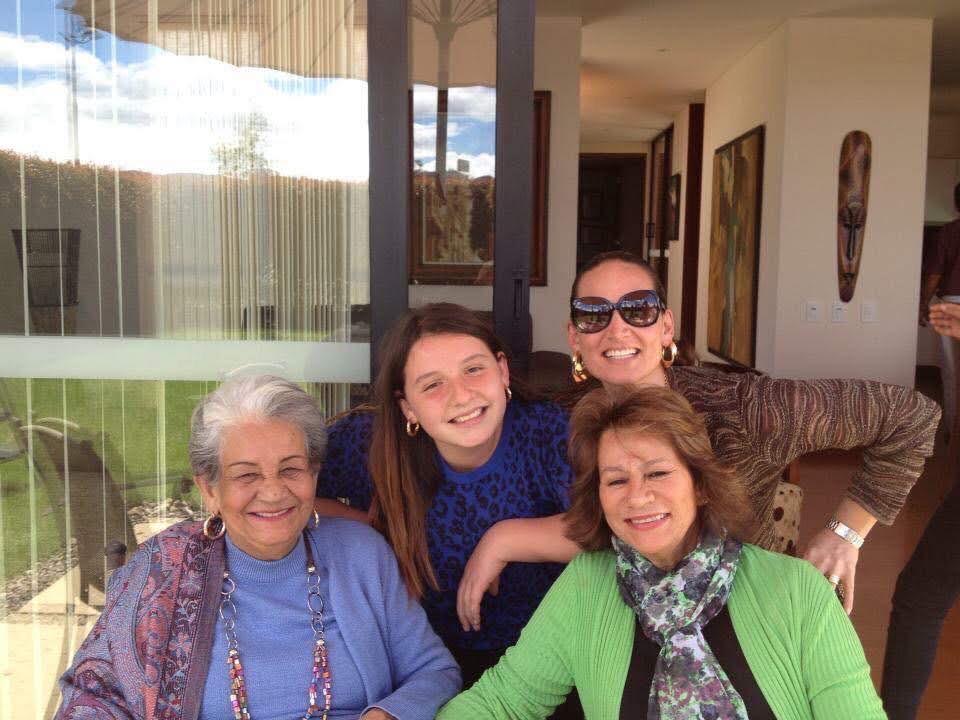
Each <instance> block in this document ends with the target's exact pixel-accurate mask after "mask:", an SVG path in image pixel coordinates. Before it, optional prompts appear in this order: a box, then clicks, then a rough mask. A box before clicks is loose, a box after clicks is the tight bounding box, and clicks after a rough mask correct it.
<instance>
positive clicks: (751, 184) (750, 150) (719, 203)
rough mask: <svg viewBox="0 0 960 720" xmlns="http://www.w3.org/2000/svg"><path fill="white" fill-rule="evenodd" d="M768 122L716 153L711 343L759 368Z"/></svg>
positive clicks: (734, 360)
mask: <svg viewBox="0 0 960 720" xmlns="http://www.w3.org/2000/svg"><path fill="white" fill-rule="evenodd" d="M763 138H764V132H763V126H762V125H760V126H758V127H755V128H753V129H752V130H750V131H748V132H746V133H744V134H743V135H741V136H740V137H738V138H736V139H734V140H731V141H730V142H728V143H727V144H726V145H723V146H721V147H718V148H717V149H716V151H714V154H713V177H712V183H711V184H712V188H713V194H712V200H711V209H710V272H709V277H708V284H709V291H708V305H707V308H708V318H707V348H708V349H709V350H710V352H711V353H713V354H714V355H717V356H719V357H721V358H723V359H724V360H727V361H729V362H732V363H735V364H737V365H743V366H747V367H754V365H755V363H756V350H757V279H758V273H759V259H760V212H761V209H762V207H763V206H762V189H763Z"/></svg>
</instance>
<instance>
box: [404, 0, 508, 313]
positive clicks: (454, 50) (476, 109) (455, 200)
mask: <svg viewBox="0 0 960 720" xmlns="http://www.w3.org/2000/svg"><path fill="white" fill-rule="evenodd" d="M496 13H497V3H496V2H472V1H465V2H459V1H454V2H445V3H444V2H441V3H436V2H430V1H428V0H413V2H411V5H410V14H411V16H412V21H411V22H412V25H411V28H412V32H411V52H412V74H413V87H412V93H411V101H412V123H413V127H412V136H413V137H412V142H413V167H412V172H413V183H412V185H413V201H412V208H411V233H410V235H411V248H410V254H411V283H413V284H415V285H417V284H423V285H434V286H435V285H445V286H452V285H475V286H491V285H492V284H493V262H494V258H493V232H494V177H495V170H496V168H495V148H496V83H497V75H496V59H497V37H496V29H497V22H496V21H497V17H496ZM438 299H443V300H451V301H454V302H461V303H463V304H465V305H468V306H470V307H473V308H474V309H479V310H490V309H491V307H492V303H493V294H492V288H491V287H474V288H453V287H445V288H435V287H434V288H411V293H410V302H411V304H412V305H416V304H419V303H420V302H424V301H431V300H438Z"/></svg>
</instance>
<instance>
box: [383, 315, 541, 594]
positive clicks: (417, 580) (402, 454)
mask: <svg viewBox="0 0 960 720" xmlns="http://www.w3.org/2000/svg"><path fill="white" fill-rule="evenodd" d="M426 335H469V336H471V337H475V338H477V339H478V340H480V341H481V342H483V344H484V345H486V346H487V347H488V348H489V350H490V352H491V353H492V354H493V355H494V357H497V356H499V355H501V354H502V355H503V356H505V357H507V356H508V353H507V349H506V346H505V345H504V344H503V343H502V342H501V341H500V339H499V338H497V336H496V335H495V334H494V332H493V329H492V328H491V327H490V325H489V323H487V322H486V321H485V320H484V319H483V318H481V317H480V316H479V315H478V314H477V313H474V312H472V311H471V310H468V309H467V308H465V307H462V306H460V305H455V304H453V303H432V304H429V305H423V306H422V307H418V308H414V309H412V310H409V311H407V312H406V313H405V314H404V316H403V317H401V318H400V319H399V320H398V321H397V322H396V323H395V324H394V325H393V327H392V328H390V331H389V332H388V333H387V335H386V336H385V337H384V339H383V342H382V344H381V345H380V349H379V360H380V368H379V370H378V371H377V377H376V379H375V381H374V403H375V415H374V421H373V437H372V438H371V442H370V453H369V459H368V463H369V470H370V477H371V478H372V479H373V500H372V503H371V505H370V520H371V523H372V524H373V526H374V527H375V528H376V529H377V530H379V531H380V532H381V533H383V535H384V537H386V539H387V542H389V543H390V545H391V546H392V547H393V552H394V553H395V554H396V556H397V562H398V563H399V565H400V573H401V574H402V575H403V579H404V580H405V581H406V584H407V588H408V589H409V591H410V593H411V594H412V595H413V596H414V597H417V598H420V597H422V596H423V594H424V593H425V592H426V590H427V589H428V588H432V589H434V590H437V589H439V586H438V584H437V578H436V574H435V573H434V570H433V565H432V564H431V562H430V554H429V551H428V549H427V511H428V510H429V508H430V504H431V503H432V502H433V498H434V495H435V494H436V492H437V488H438V487H439V485H440V481H441V472H440V468H439V466H438V464H437V448H436V445H435V444H434V442H433V439H432V438H431V437H430V436H429V435H427V434H426V433H425V432H423V431H422V430H421V431H420V432H418V433H417V434H416V435H414V436H413V437H410V436H409V435H407V432H406V422H407V419H406V417H405V416H404V414H403V412H402V410H401V409H400V403H399V402H398V400H399V398H400V397H402V396H403V388H404V369H405V368H406V365H407V357H408V356H409V355H410V350H411V349H412V348H413V346H414V344H415V343H416V342H417V341H418V340H419V339H420V338H422V337H424V336H426ZM508 359H509V358H508ZM510 388H511V391H512V392H513V402H517V401H518V400H532V399H534V397H533V396H532V393H531V392H530V390H529V389H528V388H527V387H526V386H525V385H524V383H523V382H521V381H520V380H519V379H517V378H514V377H511V378H510Z"/></svg>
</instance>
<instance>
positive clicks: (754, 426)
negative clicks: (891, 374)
mask: <svg viewBox="0 0 960 720" xmlns="http://www.w3.org/2000/svg"><path fill="white" fill-rule="evenodd" d="M741 412H742V415H743V417H742V422H743V425H744V427H745V429H746V430H747V432H748V433H749V435H750V436H751V442H752V443H753V444H754V445H755V447H756V450H758V451H759V452H760V453H761V455H762V456H764V457H765V458H766V459H767V461H768V462H770V463H772V464H776V465H779V466H780V467H786V466H787V465H788V464H789V463H791V462H793V460H795V459H797V458H798V457H800V456H801V455H805V454H807V453H811V452H817V451H819V450H829V449H840V450H850V449H853V448H863V464H862V465H861V467H860V468H859V469H858V470H857V472H856V474H855V475H854V477H853V482H852V483H851V485H850V487H849V488H848V489H847V497H848V498H849V499H850V500H852V501H853V502H855V503H856V504H857V505H859V506H860V507H861V508H863V510H865V511H866V512H867V513H869V514H870V515H871V516H873V517H874V518H876V519H877V520H878V521H879V522H881V523H883V524H885V525H889V524H891V523H892V522H893V520H894V518H896V516H897V513H898V512H899V511H900V508H901V507H903V503H904V502H905V501H906V498H907V494H908V493H909V492H910V488H912V487H913V484H914V483H915V482H916V480H917V478H918V477H919V476H920V473H921V472H922V470H923V464H924V461H925V459H926V458H927V457H929V456H930V455H931V454H933V441H934V436H935V435H936V431H937V424H938V423H939V422H940V408H939V406H938V405H937V404H936V403H935V402H934V401H933V400H930V399H929V398H927V397H925V396H923V395H922V394H920V393H918V392H916V391H914V390H912V389H910V388H906V387H901V386H899V385H887V384H885V383H879V382H872V381H867V380H774V379H773V378H769V377H760V378H756V379H755V380H753V381H752V382H751V383H750V389H749V391H748V392H747V393H745V395H744V397H743V404H742V409H741ZM854 529H856V528H854ZM860 529H864V530H868V529H869V528H860Z"/></svg>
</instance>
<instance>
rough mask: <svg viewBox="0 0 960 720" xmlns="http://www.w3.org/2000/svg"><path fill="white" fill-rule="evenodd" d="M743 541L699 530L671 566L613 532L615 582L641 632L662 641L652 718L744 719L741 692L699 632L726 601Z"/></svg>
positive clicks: (650, 707) (649, 714) (651, 703)
mask: <svg viewBox="0 0 960 720" xmlns="http://www.w3.org/2000/svg"><path fill="white" fill-rule="evenodd" d="M742 547H743V546H742V545H741V543H740V542H738V541H737V540H733V539H730V538H726V539H724V538H721V537H720V536H718V535H717V534H715V533H711V532H705V533H704V534H703V535H702V536H701V538H700V544H699V545H697V547H696V548H694V549H693V550H692V551H691V552H690V554H689V555H687V556H686V557H685V558H683V560H681V561H680V562H679V563H678V564H677V566H676V567H675V568H674V569H673V570H671V571H670V572H664V571H663V570H660V569H659V568H658V567H657V566H656V565H654V564H653V563H652V562H650V561H649V560H647V559H646V558H645V557H643V556H642V555H641V554H640V553H638V552H637V551H636V550H634V549H633V548H632V547H631V546H630V545H628V544H627V543H625V542H623V541H622V540H620V539H619V538H618V537H616V536H614V537H613V549H614V550H615V551H616V554H617V584H618V586H619V587H620V595H621V596H622V597H623V600H624V602H625V603H626V604H627V605H629V606H630V607H631V608H633V611H634V612H635V613H636V614H637V617H638V618H639V620H640V627H641V628H643V632H644V634H645V635H646V636H647V637H648V638H650V639H651V640H652V641H653V642H655V643H657V645H659V646H660V655H659V657H658V658H657V665H656V668H655V670H654V674H653V682H652V683H651V685H650V700H649V704H648V706H647V717H648V718H650V720H688V719H689V720H700V718H710V719H711V720H712V719H714V718H724V719H726V718H738V719H742V720H746V717H747V709H746V706H745V705H744V703H743V698H741V697H740V694H739V693H738V692H737V691H736V688H734V687H733V685H732V684H731V683H730V679H729V678H728V677H727V674H726V673H725V672H724V671H723V668H722V667H720V663H719V662H717V658H716V657H715V656H714V654H713V651H712V650H711V649H710V646H709V645H708V644H707V641H706V639H705V638H704V637H703V626H704V625H706V624H707V623H708V622H710V620H712V619H713V618H714V616H716V614H717V613H718V612H720V610H721V609H722V608H723V606H724V605H725V604H726V602H727V597H728V596H729V595H730V588H731V587H732V586H733V578H734V575H736V572H737V565H738V564H739V563H740V550H741V548H742Z"/></svg>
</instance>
